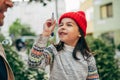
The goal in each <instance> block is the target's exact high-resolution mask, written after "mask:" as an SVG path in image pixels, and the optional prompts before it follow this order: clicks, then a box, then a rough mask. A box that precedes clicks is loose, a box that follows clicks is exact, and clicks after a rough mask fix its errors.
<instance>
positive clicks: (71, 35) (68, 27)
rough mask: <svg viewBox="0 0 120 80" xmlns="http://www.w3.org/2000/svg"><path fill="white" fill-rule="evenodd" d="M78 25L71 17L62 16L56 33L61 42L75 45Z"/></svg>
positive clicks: (78, 35) (77, 36) (78, 36)
mask: <svg viewBox="0 0 120 80" xmlns="http://www.w3.org/2000/svg"><path fill="white" fill-rule="evenodd" d="M78 27H79V26H77V24H76V22H75V21H74V20H72V19H71V18H63V19H62V20H61V23H60V24H59V27H58V35H59V38H60V40H61V41H62V42H64V43H65V44H67V45H70V46H75V45H76V43H77V41H78V39H79V38H80V32H79V28H78Z"/></svg>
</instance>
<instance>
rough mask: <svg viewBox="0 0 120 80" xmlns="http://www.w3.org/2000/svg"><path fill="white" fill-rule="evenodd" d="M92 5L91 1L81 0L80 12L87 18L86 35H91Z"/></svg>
mask: <svg viewBox="0 0 120 80" xmlns="http://www.w3.org/2000/svg"><path fill="white" fill-rule="evenodd" d="M93 9H94V8H93V3H92V0H82V1H81V4H80V10H83V11H85V13H86V18H87V34H90V35H91V34H93V32H94V28H93Z"/></svg>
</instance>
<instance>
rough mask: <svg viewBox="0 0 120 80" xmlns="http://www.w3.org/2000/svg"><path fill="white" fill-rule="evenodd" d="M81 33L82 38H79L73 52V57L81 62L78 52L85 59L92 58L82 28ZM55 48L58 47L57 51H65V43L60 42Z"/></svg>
mask: <svg viewBox="0 0 120 80" xmlns="http://www.w3.org/2000/svg"><path fill="white" fill-rule="evenodd" d="M79 32H80V34H81V37H80V38H79V40H78V42H77V44H76V46H75V48H74V50H73V53H72V55H73V58H74V59H75V60H80V59H79V58H78V57H77V52H78V51H80V52H81V54H82V56H83V57H84V59H86V60H87V58H89V57H90V56H91V52H90V49H89V47H88V45H87V42H86V40H85V37H84V34H83V31H82V30H81V29H80V28H79ZM54 46H55V47H56V49H57V51H60V50H63V47H64V42H62V41H60V42H59V43H58V44H57V45H54ZM86 57H87V58H86Z"/></svg>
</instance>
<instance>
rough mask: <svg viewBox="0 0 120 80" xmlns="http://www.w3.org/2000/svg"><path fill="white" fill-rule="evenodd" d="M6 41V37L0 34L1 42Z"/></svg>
mask: <svg viewBox="0 0 120 80" xmlns="http://www.w3.org/2000/svg"><path fill="white" fill-rule="evenodd" d="M4 39H5V37H4V35H3V34H1V33H0V42H2V41H3V40H4Z"/></svg>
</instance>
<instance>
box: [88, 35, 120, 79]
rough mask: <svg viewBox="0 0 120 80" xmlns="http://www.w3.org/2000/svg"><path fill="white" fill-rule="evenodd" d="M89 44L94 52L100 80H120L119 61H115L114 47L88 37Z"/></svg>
mask: <svg viewBox="0 0 120 80" xmlns="http://www.w3.org/2000/svg"><path fill="white" fill-rule="evenodd" d="M87 42H88V44H89V46H90V49H91V51H93V52H94V55H95V58H96V63H97V68H98V72H99V75H100V80H119V78H120V69H119V68H118V65H117V60H115V59H114V56H115V48H114V46H112V45H108V44H107V45H106V44H105V43H106V42H103V41H101V40H100V39H94V38H91V37H90V36H89V37H87Z"/></svg>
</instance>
